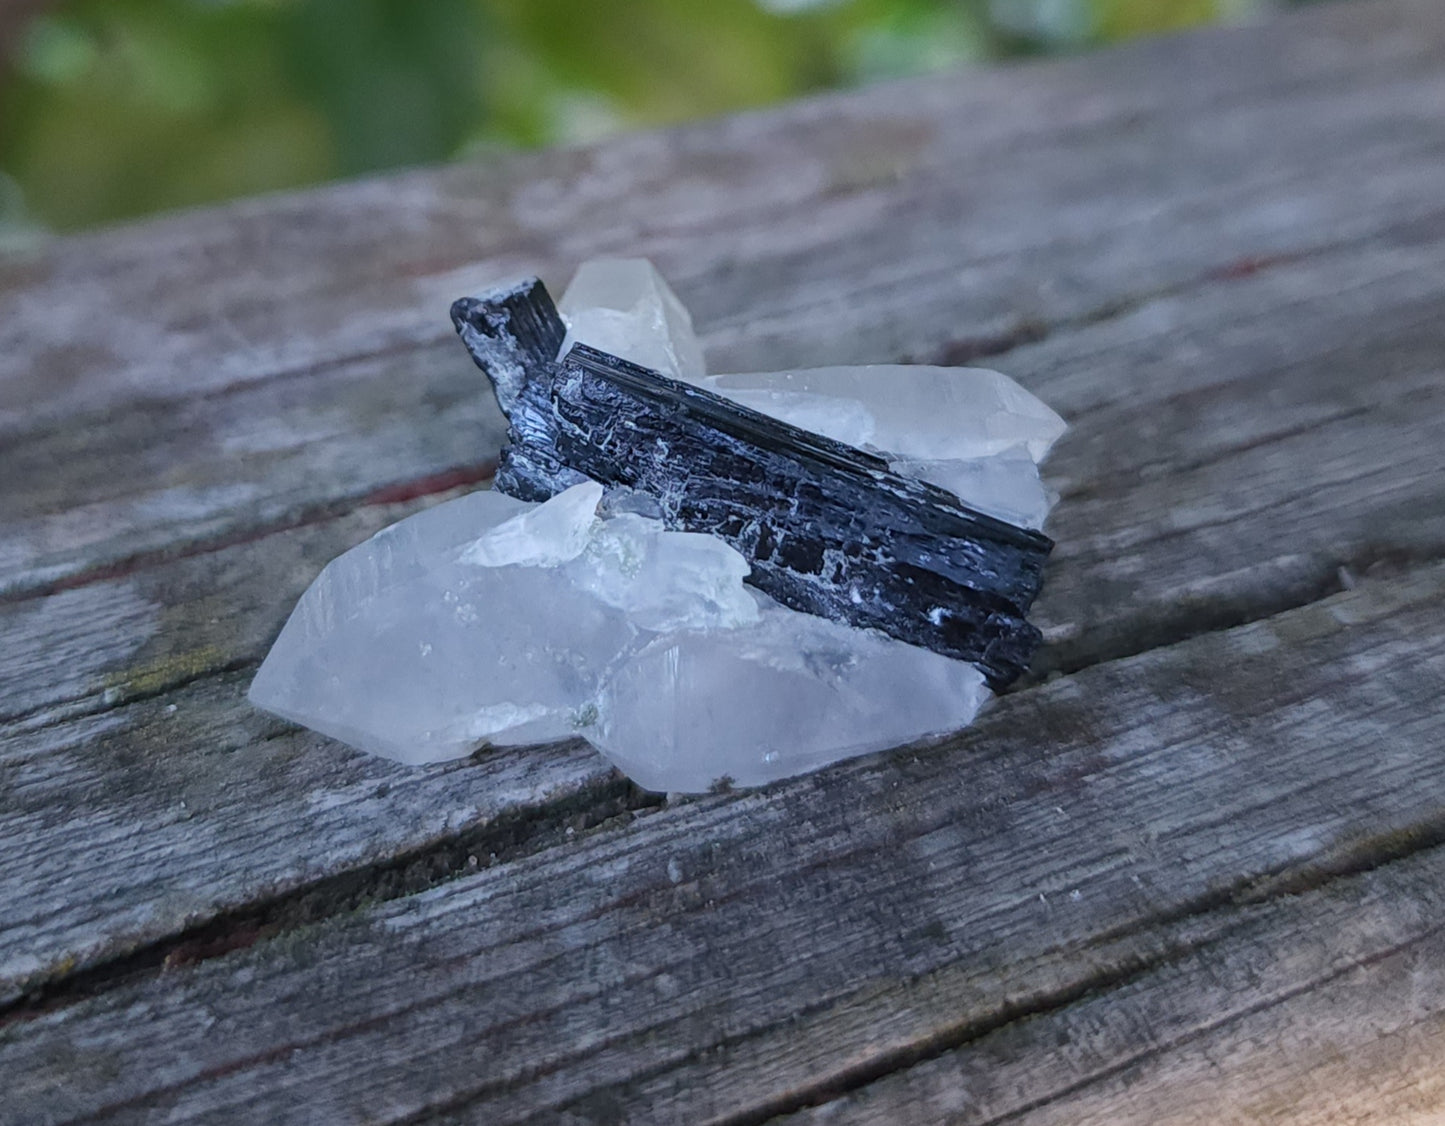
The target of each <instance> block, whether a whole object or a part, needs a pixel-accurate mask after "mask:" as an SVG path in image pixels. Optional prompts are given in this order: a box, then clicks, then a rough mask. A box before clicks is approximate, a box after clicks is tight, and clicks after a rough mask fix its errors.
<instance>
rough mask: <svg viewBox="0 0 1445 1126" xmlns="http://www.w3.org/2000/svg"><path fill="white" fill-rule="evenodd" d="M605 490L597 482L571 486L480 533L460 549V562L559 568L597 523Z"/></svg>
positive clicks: (582, 545) (573, 555)
mask: <svg viewBox="0 0 1445 1126" xmlns="http://www.w3.org/2000/svg"><path fill="white" fill-rule="evenodd" d="M602 492H603V489H602V486H601V485H599V484H598V483H597V482H596V481H583V482H581V483H580V484H576V485H573V486H572V487H571V488H570V489H566V490H564V491H563V492H560V493H558V494H557V495H556V496H555V497H553V498H552V499H551V500H549V501H548V502H547V503H546V504H542V505H538V506H537V507H535V508H532V509H530V510H528V511H526V512H522V513H519V514H518V515H516V516H514V517H512V518H511V519H510V520H508V521H506V522H505V523H503V524H499V525H497V526H496V527H495V528H493V529H492V530H491V531H489V532H487V533H486V534H485V535H483V536H481V537H479V538H478V539H477V540H476V541H475V542H474V543H472V544H471V546H469V547H468V548H467V549H466V550H465V551H463V552H462V555H461V561H462V562H463V563H472V564H475V565H476V566H478V567H506V566H508V565H512V564H521V565H524V566H531V567H555V566H556V565H557V564H559V563H565V562H567V560H569V559H575V558H577V556H579V555H581V554H582V549H583V548H585V547H586V546H587V538H588V535H589V534H590V533H591V531H592V525H593V524H595V523H596V522H597V504H598V502H599V501H601V500H602Z"/></svg>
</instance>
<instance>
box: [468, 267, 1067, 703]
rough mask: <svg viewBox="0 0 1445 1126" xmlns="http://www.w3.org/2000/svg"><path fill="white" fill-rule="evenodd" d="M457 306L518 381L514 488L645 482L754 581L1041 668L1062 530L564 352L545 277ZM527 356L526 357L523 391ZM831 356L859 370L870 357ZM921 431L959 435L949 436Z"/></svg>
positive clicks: (1003, 663)
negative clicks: (1032, 661) (1036, 654)
mask: <svg viewBox="0 0 1445 1126" xmlns="http://www.w3.org/2000/svg"><path fill="white" fill-rule="evenodd" d="M452 318H453V320H454V321H455V323H456V325H457V329H458V331H459V332H460V333H461V334H462V337H463V339H464V340H465V341H466V343H467V346H468V348H469V349H470V350H471V352H472V354H473V356H474V358H475V359H476V361H477V363H478V364H479V365H480V366H481V367H482V368H483V369H484V370H485V371H487V372H488V374H489V375H490V374H491V373H492V371H493V370H500V373H501V377H500V380H498V379H497V377H493V378H494V382H498V383H499V386H501V387H506V388H507V389H508V391H507V392H506V393H507V394H509V395H511V397H512V404H511V408H510V412H509V418H510V420H511V422H512V428H511V434H510V436H509V445H508V448H507V450H506V451H505V452H504V455H503V469H502V471H501V472H499V474H498V478H497V487H498V488H500V489H503V490H504V491H508V492H513V493H515V494H516V495H519V496H524V497H528V498H535V497H538V496H540V495H541V494H544V493H546V492H549V491H555V489H557V488H560V487H564V486H566V485H567V484H570V483H571V481H573V480H574V479H575V474H577V473H581V474H582V475H583V476H585V477H588V478H591V479H593V480H596V481H600V482H602V483H603V484H606V485H612V486H623V487H626V488H628V489H631V490H634V491H640V492H643V493H647V494H649V495H651V496H653V497H654V498H656V499H657V501H658V504H659V506H660V509H661V514H662V518H663V520H664V521H665V522H666V523H667V524H668V525H669V526H670V527H675V528H681V529H686V530H689V531H695V532H706V533H710V534H712V535H716V536H718V537H720V538H722V539H723V540H725V541H726V542H728V543H730V544H731V545H732V546H734V547H736V548H737V549H738V550H739V551H741V552H742V554H743V555H744V556H745V557H746V558H747V559H748V561H749V563H750V564H751V565H752V571H751V574H750V575H749V580H748V581H749V582H751V583H752V584H753V585H754V586H756V587H758V588H759V589H760V590H763V591H765V592H766V593H768V594H770V595H771V596H772V597H774V598H776V599H777V600H778V601H779V602H782V603H783V604H784V605H786V606H789V607H792V608H793V609H795V610H804V611H807V612H809V613H813V614H818V615H821V616H823V617H827V618H831V619H833V620H835V621H839V622H843V623H845V624H850V625H855V626H860V627H872V628H876V629H881V630H883V631H884V632H885V633H887V634H889V635H890V636H892V637H895V638H898V639H899V640H902V641H908V642H911V643H913V644H916V645H923V646H926V647H928V648H930V649H933V650H934V651H935V652H938V653H942V654H944V655H945V656H949V657H955V658H958V659H960V660H967V661H971V662H973V663H975V664H977V665H978V666H979V667H980V668H982V669H983V671H984V673H985V675H986V676H987V677H988V679H989V681H990V683H992V684H994V685H995V686H998V685H1003V684H1007V683H1008V682H1009V681H1011V680H1013V679H1015V678H1016V677H1017V676H1018V675H1019V674H1020V673H1021V672H1023V670H1024V669H1025V668H1027V667H1028V660H1029V657H1030V656H1031V654H1032V652H1033V650H1034V648H1035V647H1036V646H1037V644H1038V638H1039V635H1038V631H1037V630H1036V629H1035V628H1034V627H1033V626H1032V625H1030V624H1029V623H1028V622H1027V620H1026V619H1025V617H1024V614H1025V613H1026V611H1027V609H1028V606H1029V604H1030V603H1031V602H1032V601H1033V599H1034V596H1035V595H1036V594H1037V593H1038V589H1039V584H1040V582H1041V577H1042V568H1043V562H1044V559H1045V558H1046V557H1047V555H1048V552H1049V549H1050V547H1051V546H1052V544H1051V541H1050V540H1049V539H1048V538H1047V537H1045V536H1043V535H1042V534H1040V533H1038V532H1034V531H1030V530H1027V529H1023V528H1019V527H1016V526H1014V525H1011V524H1007V523H1005V522H1003V521H1000V520H997V519H995V518H993V517H991V516H988V515H986V514H984V513H981V512H978V511H976V510H972V509H969V508H967V507H965V506H964V505H962V504H961V503H960V502H959V501H958V500H957V498H956V497H954V496H953V495H952V494H950V493H948V492H946V491H945V490H943V489H941V488H939V487H937V486H932V485H929V484H927V483H925V482H920V481H916V480H913V479H910V478H905V477H901V476H899V475H898V474H896V473H893V472H892V471H891V470H890V469H889V467H888V463H887V462H886V461H884V460H883V459H882V458H879V457H877V456H874V455H871V454H868V453H866V452H865V451H862V450H859V449H856V448H854V447H851V446H847V445H844V444H843V443H841V442H837V441H834V440H832V439H830V438H827V437H824V436H822V435H820V434H816V433H813V432H811V431H805V430H802V429H799V428H798V427H796V426H792V425H789V424H787V423H784V422H780V421H778V420H777V419H774V418H770V417H768V416H766V415H763V414H761V413H760V412H758V411H754V410H751V409H749V408H747V407H743V406H741V405H739V404H737V403H735V402H733V401H731V400H729V399H725V398H723V397H721V396H720V395H717V394H714V393H712V392H710V391H707V390H705V389H702V388H699V387H696V386H692V385H689V384H684V383H681V382H678V381H676V380H672V379H668V378H666V377H664V376H662V375H660V374H659V373H657V372H654V371H649V370H648V369H646V368H642V367H639V366H638V365H636V364H632V363H629V362H628V361H626V360H622V359H620V358H618V357H616V356H612V355H609V354H607V353H604V352H600V351H598V350H596V349H594V348H591V347H589V346H588V345H586V344H580V343H579V344H576V345H573V346H572V347H571V348H570V349H569V350H568V352H567V354H566V356H565V358H564V359H563V361H562V363H561V364H560V365H558V364H557V363H556V362H554V361H553V360H552V359H551V357H550V356H548V354H547V353H548V352H549V351H550V348H551V342H552V341H553V340H555V339H556V338H557V337H558V336H559V335H561V332H560V331H559V329H560V327H561V324H560V320H557V318H556V313H555V311H554V310H553V308H552V304H551V301H550V299H549V298H548V296H547V292H546V290H545V289H544V288H543V287H542V285H541V283H540V282H532V283H529V284H528V285H526V286H523V287H518V288H514V289H511V290H507V291H504V292H502V293H500V294H497V295H494V296H492V297H489V298H483V299H477V298H466V299H463V300H462V301H458V302H457V303H456V305H454V306H453V309H452ZM554 322H555V323H554ZM549 326H550V327H549ZM499 355H502V356H505V357H506V359H505V361H504V362H501V363H499V361H498V359H497V357H498V356H499ZM512 357H520V359H518V360H514V359H512ZM515 363H520V364H521V365H522V366H523V367H524V368H525V371H526V374H525V376H524V378H523V381H522V386H521V388H520V390H518V391H517V392H515V394H512V393H511V391H510V388H511V387H512V385H513V382H514V378H513V365H514V364H515ZM833 370H834V371H841V372H844V373H845V378H846V379H851V380H852V381H853V382H856V376H853V375H852V374H851V373H852V372H856V371H857V370H858V369H833ZM996 378H997V379H1000V380H1001V379H1002V378H1003V377H1002V376H999V377H996ZM837 381H839V382H842V381H844V380H843V379H839V380H837ZM503 393H504V392H503V391H501V390H499V392H498V396H499V399H500V398H501V397H502V395H503ZM1019 396H1020V397H1022V398H1027V396H1025V395H1024V393H1023V392H1022V391H1020V392H1019ZM997 397H1001V396H996V398H997ZM503 407H504V409H507V405H506V403H504V404H503ZM1045 409H1046V408H1045ZM880 413H881V412H880ZM885 417H886V416H885ZM1015 430H1016V432H1018V433H1022V434H1024V435H1025V436H1026V435H1027V433H1028V428H1027V427H1026V426H1020V427H1016V428H1015ZM1015 436H1016V435H1015ZM1046 440H1051V439H1040V441H1046ZM894 444H898V443H894ZM913 448H914V449H921V450H928V451H934V452H938V451H943V452H945V453H946V452H947V451H948V450H950V449H957V448H958V447H957V446H952V447H950V445H949V443H948V441H947V436H946V435H939V436H938V438H937V439H936V440H934V441H932V442H929V441H919V442H917V443H916V444H915V445H914V446H913ZM519 467H520V470H521V471H519ZM549 474H554V476H553V477H551V478H550V479H549Z"/></svg>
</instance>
